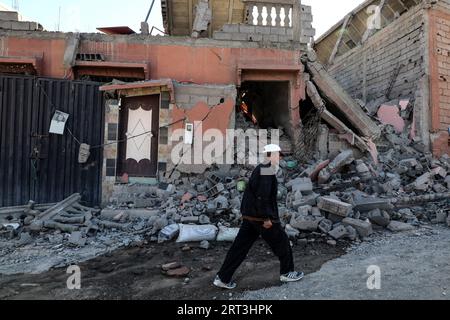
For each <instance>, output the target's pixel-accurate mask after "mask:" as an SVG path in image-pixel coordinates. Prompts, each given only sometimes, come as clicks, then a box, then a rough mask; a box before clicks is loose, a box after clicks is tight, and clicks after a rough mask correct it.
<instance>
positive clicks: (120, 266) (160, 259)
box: [0, 241, 345, 300]
mask: <svg viewBox="0 0 450 320" xmlns="http://www.w3.org/2000/svg"><path fill="white" fill-rule="evenodd" d="M212 245H213V247H212V248H210V249H209V250H207V251H205V250H203V249H200V248H198V247H197V246H198V244H193V245H192V249H191V250H188V251H182V250H181V247H182V245H180V244H176V243H166V244H161V245H156V244H149V245H144V246H142V247H136V248H128V249H123V250H119V251H115V252H113V253H112V254H109V255H108V256H102V257H99V258H96V259H94V260H90V261H87V262H85V263H82V264H80V265H79V266H80V268H81V285H82V288H81V290H73V291H72V290H68V289H67V286H66V283H67V279H68V277H69V276H70V275H68V274H66V269H54V270H51V271H49V272H45V273H41V274H37V275H31V274H25V275H8V276H6V275H0V299H12V300H14V299H113V300H114V299H169V300H180V299H183V300H191V299H200V300H210V299H218V300H219V299H230V295H229V294H230V293H229V292H224V291H222V290H217V289H216V288H214V287H213V286H212V284H211V281H212V279H213V278H214V276H215V274H216V272H217V270H218V268H219V267H220V264H221V263H222V261H223V259H224V258H225V254H226V252H227V250H228V248H229V246H230V244H218V243H217V244H212ZM343 253H345V248H344V247H342V246H339V247H332V246H329V245H326V244H323V243H311V244H308V245H307V246H306V247H301V246H295V247H294V254H295V259H296V261H297V262H298V267H299V268H301V269H303V270H305V272H307V273H312V272H314V271H317V270H318V269H320V267H321V266H322V265H323V263H325V262H326V261H328V260H330V259H334V258H337V257H339V256H340V255H342V254H343ZM173 261H179V262H182V263H183V264H184V265H186V266H188V267H189V268H191V270H192V271H191V273H190V274H189V282H188V283H187V284H184V280H185V278H181V279H179V278H175V279H174V278H168V277H167V276H165V275H163V274H162V273H161V268H160V266H161V265H162V264H165V263H169V262H173ZM278 273H279V262H278V260H277V259H276V258H275V257H274V256H273V254H272V253H270V249H269V248H268V247H267V245H265V243H263V242H262V241H259V242H257V243H256V244H255V246H254V248H253V249H252V251H251V252H250V254H249V257H248V260H247V261H246V262H245V263H244V264H243V266H242V267H241V268H240V269H239V271H238V273H237V274H236V280H237V281H238V282H239V288H238V290H236V291H234V293H233V294H239V293H242V292H244V291H247V290H258V289H262V288H264V287H272V286H275V285H279V274H278Z"/></svg>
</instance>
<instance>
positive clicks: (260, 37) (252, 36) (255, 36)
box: [248, 33, 263, 42]
mask: <svg viewBox="0 0 450 320" xmlns="http://www.w3.org/2000/svg"><path fill="white" fill-rule="evenodd" d="M262 40H263V35H262V34H256V33H254V34H249V35H248V41H254V42H260V41H262Z"/></svg>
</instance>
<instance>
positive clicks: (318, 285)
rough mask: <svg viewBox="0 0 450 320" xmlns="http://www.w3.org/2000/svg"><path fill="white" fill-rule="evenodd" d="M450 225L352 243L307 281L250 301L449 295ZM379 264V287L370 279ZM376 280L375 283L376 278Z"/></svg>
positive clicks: (251, 296) (247, 296)
mask: <svg viewBox="0 0 450 320" xmlns="http://www.w3.org/2000/svg"><path fill="white" fill-rule="evenodd" d="M449 240H450V229H449V228H448V227H447V226H434V227H433V228H432V229H431V228H420V229H417V230H413V231H409V232H404V233H399V234H390V233H383V234H380V235H377V236H374V237H372V238H371V239H370V240H369V241H364V242H363V243H362V244H360V245H357V246H354V247H353V246H352V248H351V250H350V251H349V253H347V254H345V255H343V256H341V257H339V258H337V259H334V260H331V261H328V262H327V263H325V264H324V265H323V266H322V268H321V269H320V270H319V271H317V272H315V273H313V274H309V275H307V276H306V277H305V278H304V279H303V280H302V282H300V283H292V284H288V285H285V286H283V287H278V288H267V289H263V290H258V291H254V292H246V293H245V294H244V295H242V296H236V297H233V299H234V298H236V299H245V300H248V299H250V300H258V301H260V300H266V299H268V300H286V299H287V300H335V299H339V300H388V301H390V300H450V264H449V261H450V250H449ZM369 267H376V268H377V269H378V276H379V286H378V287H372V289H369V287H368V285H367V283H368V280H369V276H370V275H371V274H374V273H372V272H373V271H368V268H369ZM371 283H372V284H373V282H371Z"/></svg>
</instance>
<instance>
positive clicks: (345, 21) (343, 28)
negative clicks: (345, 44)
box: [328, 14, 352, 65]
mask: <svg viewBox="0 0 450 320" xmlns="http://www.w3.org/2000/svg"><path fill="white" fill-rule="evenodd" d="M351 18H352V14H349V15H347V16H346V17H345V20H344V23H343V24H342V28H341V30H340V31H339V37H338V39H337V41H336V44H335V45H334V48H333V51H332V52H331V56H330V59H328V64H329V65H330V64H332V63H333V61H334V58H335V57H336V55H337V53H338V51H339V46H340V45H341V42H342V38H343V37H344V33H345V30H347V25H348V24H349V22H350V19H351Z"/></svg>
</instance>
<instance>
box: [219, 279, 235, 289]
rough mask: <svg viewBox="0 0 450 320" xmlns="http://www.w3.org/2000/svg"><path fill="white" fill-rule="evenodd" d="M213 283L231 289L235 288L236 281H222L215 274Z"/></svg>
mask: <svg viewBox="0 0 450 320" xmlns="http://www.w3.org/2000/svg"><path fill="white" fill-rule="evenodd" d="M214 285H215V286H216V287H218V288H222V289H227V290H233V289H235V288H236V283H234V282H230V283H228V284H227V283H223V282H222V280H220V278H219V276H217V277H216V278H215V279H214Z"/></svg>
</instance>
